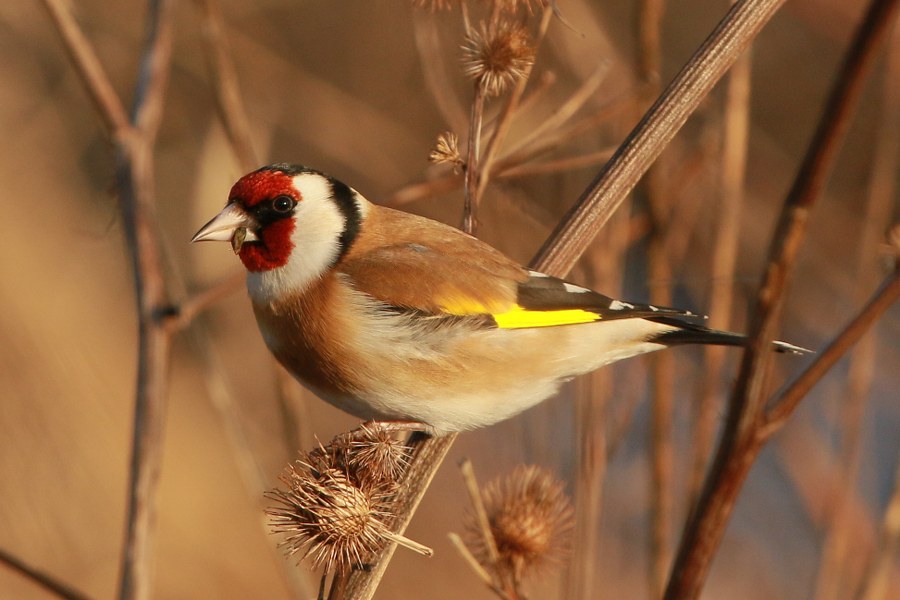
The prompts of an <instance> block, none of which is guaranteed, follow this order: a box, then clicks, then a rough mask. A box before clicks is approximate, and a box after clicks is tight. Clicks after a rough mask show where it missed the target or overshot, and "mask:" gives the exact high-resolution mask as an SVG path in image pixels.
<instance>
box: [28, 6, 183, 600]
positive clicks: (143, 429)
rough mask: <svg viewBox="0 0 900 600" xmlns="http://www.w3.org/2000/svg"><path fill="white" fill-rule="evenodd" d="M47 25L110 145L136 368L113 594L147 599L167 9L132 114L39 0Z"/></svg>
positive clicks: (161, 398)
mask: <svg viewBox="0 0 900 600" xmlns="http://www.w3.org/2000/svg"><path fill="white" fill-rule="evenodd" d="M45 5H46V6H47V8H48V10H49V12H50V14H51V18H52V21H53V23H54V25H55V26H56V27H57V29H58V31H59V33H60V36H61V37H62V40H63V42H64V43H65V45H66V49H67V51H68V53H69V55H70V57H71V59H72V61H73V63H74V65H75V67H76V69H77V70H78V72H79V74H80V75H81V76H82V80H83V82H84V85H85V88H86V89H87V91H88V93H89V94H90V95H91V97H92V98H93V99H94V101H95V103H96V105H97V108H98V110H99V112H100V116H101V119H102V120H103V122H104V124H105V125H106V126H107V128H108V129H109V133H110V135H111V137H112V138H113V139H114V141H115V143H116V148H115V154H116V184H117V191H118V196H119V203H120V208H121V211H122V221H123V226H124V229H125V234H126V239H127V243H128V247H129V249H130V251H131V258H132V264H133V272H134V280H135V290H136V299H137V316H138V332H139V333H138V335H139V337H138V367H137V383H136V388H137V389H136V394H135V414H134V435H133V439H132V455H131V461H130V468H129V474H130V482H129V495H128V516H127V521H126V525H125V545H124V550H123V556H122V572H121V582H120V590H119V597H121V598H146V597H149V595H150V594H149V582H150V562H151V560H150V559H151V552H152V537H153V535H152V534H153V523H154V510H153V508H154V507H153V502H154V496H155V489H156V483H157V480H158V476H159V467H160V463H161V460H162V451H161V448H162V446H161V438H162V430H163V423H164V415H165V393H166V383H167V378H168V358H169V348H170V341H171V340H170V337H171V328H170V327H168V326H167V323H166V320H167V319H166V317H167V316H168V313H169V312H170V305H169V303H168V294H167V291H166V286H165V281H164V279H163V269H162V263H161V255H160V249H159V242H158V235H157V232H156V229H155V227H156V217H155V210H154V199H153V179H152V177H153V155H152V150H153V145H154V141H155V138H156V133H157V131H158V128H159V122H160V119H161V116H162V104H163V96H164V92H165V88H166V83H167V80H168V72H169V62H170V60H169V59H170V54H171V42H172V34H171V6H170V3H169V2H167V1H151V2H150V3H149V5H148V18H147V22H148V29H147V41H146V45H145V48H144V50H143V52H142V60H141V68H140V73H139V75H138V80H137V83H136V90H135V94H134V98H135V99H134V111H133V117H132V118H131V119H128V117H126V116H125V112H124V109H123V108H122V104H121V101H120V100H119V98H118V97H117V96H116V95H115V92H114V91H113V88H112V86H111V85H110V83H109V80H108V78H107V76H106V75H105V72H104V71H103V68H102V67H101V65H100V63H99V61H98V60H97V58H96V54H95V53H94V51H93V49H92V48H91V46H90V44H89V43H88V41H87V38H85V36H84V35H83V34H82V33H81V30H80V28H79V27H78V24H77V23H76V22H75V20H74V19H73V18H72V15H71V14H70V13H69V12H68V10H67V9H66V8H65V7H64V6H63V4H62V3H61V2H59V0H45Z"/></svg>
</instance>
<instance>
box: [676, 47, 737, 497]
mask: <svg viewBox="0 0 900 600" xmlns="http://www.w3.org/2000/svg"><path fill="white" fill-rule="evenodd" d="M750 67H751V59H750V52H749V50H748V52H746V53H745V54H744V55H742V56H741V57H740V58H739V59H738V60H737V62H736V63H735V64H734V67H732V69H731V72H730V73H729V74H728V79H727V88H726V96H725V108H724V112H725V114H724V129H723V140H722V168H721V178H720V181H719V194H718V196H719V197H718V202H717V205H718V222H717V226H716V234H715V235H716V239H715V242H714V246H713V251H712V265H711V271H712V289H711V291H710V301H709V314H710V321H709V324H710V327H712V328H714V329H728V328H729V326H730V325H731V313H732V305H733V302H734V283H733V282H734V273H735V264H736V263H737V252H738V242H739V240H740V217H741V206H742V205H743V198H744V176H745V173H746V165H747V147H748V142H747V140H748V133H749V130H750V127H749V125H750V73H751V69H750ZM704 361H705V366H704V369H703V370H704V374H705V375H704V377H703V378H702V380H703V382H702V386H703V389H702V390H701V393H700V396H699V398H698V401H697V404H696V406H695V410H694V418H693V422H694V434H693V436H692V440H693V444H694V447H693V460H692V467H691V483H690V502H689V506H693V505H694V503H695V502H696V499H697V496H698V495H699V493H700V487H701V486H702V485H703V475H704V473H705V472H706V467H707V464H708V463H709V456H710V454H711V452H712V448H713V442H714V436H715V428H716V420H717V414H718V410H717V406H716V399H717V398H718V397H719V396H720V394H721V384H720V378H721V373H722V368H723V365H724V362H725V348H723V347H722V346H706V347H705V348H704Z"/></svg>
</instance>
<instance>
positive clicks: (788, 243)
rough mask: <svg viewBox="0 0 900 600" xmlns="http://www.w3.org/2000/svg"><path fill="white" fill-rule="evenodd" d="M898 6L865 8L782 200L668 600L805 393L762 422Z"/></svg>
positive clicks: (704, 558) (892, 1)
mask: <svg viewBox="0 0 900 600" xmlns="http://www.w3.org/2000/svg"><path fill="white" fill-rule="evenodd" d="M896 7H897V0H874V1H873V2H872V4H871V5H870V7H869V10H868V13H867V14H866V17H865V19H864V21H863V23H862V25H861V26H860V27H859V29H858V30H857V33H856V36H855V37H854V42H853V44H852V45H851V47H850V49H849V51H848V52H847V55H846V57H845V60H844V64H843V66H842V69H841V71H840V73H839V75H838V77H837V80H836V83H835V85H834V88H833V90H832V93H831V95H830V97H829V100H828V104H827V106H826V109H825V110H824V112H823V115H822V118H821V119H820V121H819V127H818V129H817V131H816V134H815V135H814V137H813V139H812V141H811V143H810V147H809V150H808V152H807V155H806V159H805V160H804V163H803V165H802V166H801V168H800V171H799V173H798V175H797V178H796V180H795V182H794V185H793V187H792V189H791V191H790V192H789V194H788V197H787V199H786V200H785V203H784V207H783V209H782V214H781V218H780V220H779V225H778V227H777V229H776V231H775V234H774V236H773V241H772V246H771V249H770V252H769V260H768V267H767V270H766V274H765V275H764V277H763V281H762V282H761V284H760V286H759V293H758V295H757V302H756V307H755V310H754V313H753V315H752V319H751V325H750V334H749V336H748V337H749V341H748V346H747V349H746V351H745V353H744V357H743V360H742V362H741V369H740V372H739V375H738V381H737V384H736V386H735V392H734V394H733V395H732V397H731V401H730V404H729V409H728V415H727V417H726V420H725V429H724V432H723V434H722V439H721V442H720V445H719V448H718V451H717V453H716V458H715V461H714V463H713V465H712V467H711V469H710V473H709V474H708V476H707V479H706V483H705V484H704V489H703V491H702V493H701V496H700V499H699V501H698V505H697V509H696V510H695V511H694V512H693V513H692V515H691V517H690V519H689V520H688V523H687V526H686V528H685V532H684V534H683V537H682V540H681V545H680V547H679V551H678V554H677V556H676V559H675V565H674V567H673V571H672V576H671V579H670V580H669V585H668V587H667V589H666V594H665V598H666V599H667V600H675V599H683V598H685V599H689V598H696V597H697V596H699V594H700V589H701V588H702V585H703V582H704V580H705V578H706V574H707V572H708V570H709V565H710V563H711V562H712V557H713V556H714V554H715V552H716V550H717V548H718V545H719V542H720V541H721V539H722V535H723V534H724V531H725V525H726V523H727V522H728V518H729V517H730V515H731V511H732V509H733V507H734V503H735V500H736V498H737V495H738V493H739V491H740V489H741V487H742V485H743V482H744V480H745V479H746V477H747V474H748V472H749V469H750V466H751V465H752V463H753V460H754V459H755V457H756V455H757V454H758V452H759V449H760V448H761V446H762V444H763V443H764V441H765V438H766V436H765V435H763V434H762V431H763V430H761V429H760V428H761V427H766V426H767V424H768V425H771V424H774V423H781V422H782V420H783V419H786V418H787V416H788V415H789V414H790V413H791V411H793V409H794V408H795V407H796V405H797V403H799V401H800V399H801V398H802V394H799V395H798V392H800V391H802V392H803V393H805V392H806V391H808V389H809V388H808V387H803V386H801V387H796V388H793V390H794V391H792V392H791V394H790V395H789V396H782V397H781V398H780V400H779V401H778V402H777V403H776V405H775V406H774V407H773V408H772V409H771V412H770V413H769V414H768V416H767V417H765V416H764V414H765V413H764V412H763V411H764V400H763V398H764V396H763V394H764V391H765V390H764V385H763V384H764V380H763V377H764V375H765V370H764V367H765V365H766V364H767V362H768V361H767V357H768V354H769V343H770V340H771V339H772V338H773V335H772V334H773V330H774V326H775V322H776V321H775V319H776V316H777V313H778V309H779V307H780V305H781V301H782V299H783V296H784V291H785V289H786V284H787V278H788V275H789V273H790V272H791V270H792V266H793V264H794V261H795V258H796V255H797V250H798V247H799V245H800V242H801V240H802V239H803V236H804V233H805V223H806V219H807V216H808V212H809V210H810V208H811V207H812V205H813V204H814V203H815V200H816V199H817V198H818V197H819V195H820V193H821V189H822V185H823V183H824V181H825V177H826V175H827V173H828V171H829V168H830V166H831V165H832V162H833V159H834V156H835V154H836V151H837V148H838V146H839V144H840V141H841V140H842V139H843V135H842V134H843V133H844V131H845V130H846V127H847V124H848V121H849V116H850V115H851V114H852V111H853V109H854V108H855V106H856V103H857V102H856V101H857V100H858V96H859V91H860V88H861V87H862V81H863V79H864V77H865V75H866V74H867V72H868V70H869V69H868V67H869V66H870V64H871V62H872V60H873V58H874V53H875V49H876V48H877V47H878V45H879V44H878V42H880V41H881V40H882V39H883V37H884V34H885V33H886V30H887V25H888V24H890V23H892V22H893V21H892V19H891V17H892V15H893V12H894V11H895V9H896ZM816 364H820V365H823V366H824V364H825V363H822V362H821V357H820V358H819V360H817V361H816ZM829 366H830V365H829ZM805 381H810V384H809V386H810V387H811V381H813V380H812V379H811V378H807V379H805Z"/></svg>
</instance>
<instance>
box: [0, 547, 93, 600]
mask: <svg viewBox="0 0 900 600" xmlns="http://www.w3.org/2000/svg"><path fill="white" fill-rule="evenodd" d="M0 564H3V565H6V566H7V568H9V569H11V570H13V571H16V572H17V573H19V574H21V575H22V576H23V577H26V578H27V579H28V580H30V581H31V582H33V583H35V584H37V585H39V586H40V587H41V588H42V589H44V590H45V591H47V592H49V593H51V594H53V595H54V596H57V597H59V598H65V600H88V596H87V595H85V594H82V593H81V592H79V591H78V590H76V589H75V588H73V587H72V586H70V585H68V584H66V583H63V582H61V581H59V580H58V579H56V578H55V577H53V576H52V575H49V574H47V573H45V572H44V571H42V570H40V569H37V568H35V567H32V566H31V565H29V564H28V563H26V562H25V561H23V560H21V559H20V558H18V557H16V556H13V555H12V554H10V553H9V552H7V551H6V550H3V549H2V548H0Z"/></svg>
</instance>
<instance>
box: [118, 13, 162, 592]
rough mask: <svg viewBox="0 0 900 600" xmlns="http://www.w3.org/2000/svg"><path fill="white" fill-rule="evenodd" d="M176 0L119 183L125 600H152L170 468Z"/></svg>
mask: <svg viewBox="0 0 900 600" xmlns="http://www.w3.org/2000/svg"><path fill="white" fill-rule="evenodd" d="M172 7H173V6H172V2H171V1H170V0H151V1H150V2H149V5H148V16H147V38H146V41H145V46H144V50H143V52H142V60H141V66H140V71H139V73H138V79H137V82H136V85H135V94H134V109H133V116H132V118H133V122H134V124H135V127H136V129H137V134H136V135H135V136H134V137H133V139H132V143H131V144H128V145H120V146H119V148H117V152H116V162H117V167H116V180H117V188H118V190H119V199H120V203H121V208H122V214H123V225H124V229H125V234H126V239H127V240H128V246H129V248H130V250H131V253H132V263H133V265H132V266H133V272H134V283H135V288H136V290H137V301H138V319H139V332H140V333H139V340H138V379H137V392H136V397H135V409H134V432H133V439H132V449H131V462H130V473H129V494H128V510H127V518H126V526H125V547H124V551H123V555H122V565H121V567H122V570H121V580H120V582H119V598H122V599H130V598H140V599H144V598H149V597H150V595H151V594H150V580H151V571H152V568H151V564H152V560H153V545H154V537H155V536H154V533H155V531H154V528H155V521H156V510H155V509H156V488H157V484H158V482H159V474H160V469H161V466H162V454H163V452H162V450H163V445H162V442H163V430H164V425H165V412H166V388H167V383H168V366H169V354H170V348H171V334H170V332H169V331H168V328H167V327H166V326H165V321H164V320H162V319H160V318H159V315H158V311H159V310H160V308H161V307H164V306H168V305H169V304H168V301H167V298H168V292H167V289H166V284H165V280H164V278H163V269H162V262H161V255H160V248H159V237H158V234H157V230H156V225H157V220H156V213H155V199H154V190H153V171H154V167H153V143H154V141H155V139H156V133H157V131H158V130H159V124H160V122H161V119H162V107H163V98H164V94H165V90H166V84H167V82H168V73H169V69H170V58H171V47H172V37H173V36H172V13H173V10H172Z"/></svg>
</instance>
